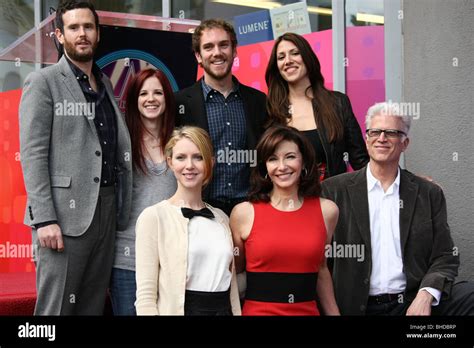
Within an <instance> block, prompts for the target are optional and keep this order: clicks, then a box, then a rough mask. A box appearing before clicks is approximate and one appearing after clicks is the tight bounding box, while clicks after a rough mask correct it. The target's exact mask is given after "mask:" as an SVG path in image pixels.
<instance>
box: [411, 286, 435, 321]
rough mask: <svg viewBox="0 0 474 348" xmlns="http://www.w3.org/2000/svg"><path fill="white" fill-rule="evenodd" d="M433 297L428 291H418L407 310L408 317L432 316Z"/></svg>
mask: <svg viewBox="0 0 474 348" xmlns="http://www.w3.org/2000/svg"><path fill="white" fill-rule="evenodd" d="M432 302H433V296H431V294H430V293H429V292H428V291H426V290H421V291H418V294H417V295H416V297H415V299H414V300H413V302H412V303H411V305H410V307H408V309H407V315H431V303H432Z"/></svg>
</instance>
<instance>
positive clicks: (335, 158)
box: [313, 91, 369, 176]
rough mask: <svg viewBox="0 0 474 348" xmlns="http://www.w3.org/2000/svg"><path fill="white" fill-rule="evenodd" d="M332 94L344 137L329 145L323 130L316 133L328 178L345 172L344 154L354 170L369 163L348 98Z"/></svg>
mask: <svg viewBox="0 0 474 348" xmlns="http://www.w3.org/2000/svg"><path fill="white" fill-rule="evenodd" d="M332 94H333V96H334V98H335V102H336V114H337V115H338V116H339V117H341V119H342V124H343V126H344V137H343V139H342V140H340V141H337V142H333V143H330V142H328V139H327V136H326V133H325V132H324V130H323V131H321V129H320V132H318V133H319V134H320V137H321V143H322V145H323V148H324V152H325V154H326V162H327V163H326V167H327V172H328V175H329V176H334V175H338V174H342V173H345V172H346V171H347V165H346V162H345V161H344V157H345V155H344V153H347V156H348V160H349V163H350V164H351V166H352V168H353V169H354V170H357V169H361V168H363V167H364V166H365V165H366V164H367V163H368V162H369V155H368V153H367V147H366V145H365V141H364V137H363V136H362V132H361V129H360V126H359V123H358V122H357V119H356V118H355V116H354V112H353V111H352V106H351V102H350V100H349V98H348V97H347V95H345V94H344V93H340V92H336V91H334V92H332ZM313 108H314V110H317V105H316V104H315V103H313Z"/></svg>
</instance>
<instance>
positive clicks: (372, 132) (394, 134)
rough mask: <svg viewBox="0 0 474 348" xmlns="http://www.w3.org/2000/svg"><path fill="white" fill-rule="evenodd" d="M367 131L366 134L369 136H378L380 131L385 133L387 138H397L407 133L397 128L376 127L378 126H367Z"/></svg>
mask: <svg viewBox="0 0 474 348" xmlns="http://www.w3.org/2000/svg"><path fill="white" fill-rule="evenodd" d="M365 132H366V133H367V135H368V136H369V137H371V138H373V137H377V138H378V137H379V136H380V134H382V133H385V136H386V137H387V138H392V139H394V138H399V137H401V136H402V135H405V136H406V135H407V133H405V132H402V131H400V130H398V129H378V128H369V129H367V130H366V131H365Z"/></svg>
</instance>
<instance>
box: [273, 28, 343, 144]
mask: <svg viewBox="0 0 474 348" xmlns="http://www.w3.org/2000/svg"><path fill="white" fill-rule="evenodd" d="M283 40H285V41H290V42H292V43H293V44H294V45H295V46H296V47H297V48H298V51H299V52H300V54H301V57H302V59H303V62H304V64H305V66H306V69H307V73H308V78H309V81H310V82H311V85H310V86H308V90H309V89H311V91H312V92H313V105H314V108H315V110H314V118H315V121H316V124H317V125H318V128H322V129H324V131H325V133H326V134H327V138H328V140H329V142H334V141H337V140H341V139H342V137H343V133H344V125H343V123H342V120H341V118H340V117H339V116H338V115H337V114H336V106H335V103H336V101H335V98H334V97H333V96H332V94H331V92H330V91H329V90H327V89H326V87H324V77H323V75H322V74H321V64H320V63H319V60H318V57H317V56H316V54H315V53H314V52H313V50H312V49H311V46H310V45H309V43H308V41H306V39H305V38H304V37H302V36H301V35H298V34H294V33H285V34H283V35H281V36H280V37H279V38H278V39H276V40H275V44H274V46H273V49H272V53H271V55H270V60H269V62H268V65H267V70H266V71H265V81H266V83H267V86H268V98H267V112H268V115H269V116H270V122H272V123H277V124H283V125H286V124H288V121H289V120H290V119H291V115H290V112H289V107H290V101H289V98H288V95H289V87H288V82H287V81H285V80H284V79H283V77H282V76H281V74H280V71H279V69H278V62H277V48H278V45H279V44H280V42H282V41H283ZM308 90H306V93H308Z"/></svg>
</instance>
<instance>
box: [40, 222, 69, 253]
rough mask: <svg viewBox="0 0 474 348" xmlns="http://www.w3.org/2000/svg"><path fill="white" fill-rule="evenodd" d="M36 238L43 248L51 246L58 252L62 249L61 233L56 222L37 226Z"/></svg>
mask: <svg viewBox="0 0 474 348" xmlns="http://www.w3.org/2000/svg"><path fill="white" fill-rule="evenodd" d="M38 239H39V242H40V244H41V247H43V248H51V249H55V250H57V251H59V252H62V251H63V250H64V243H63V234H62V233H61V228H60V227H59V225H58V224H52V225H48V226H44V227H41V228H38Z"/></svg>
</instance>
